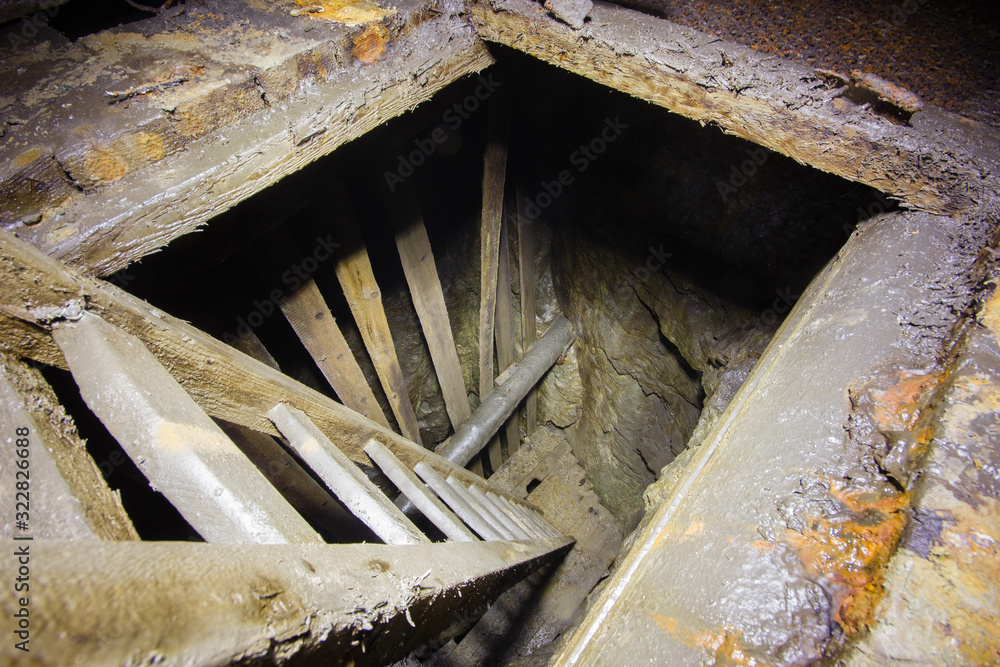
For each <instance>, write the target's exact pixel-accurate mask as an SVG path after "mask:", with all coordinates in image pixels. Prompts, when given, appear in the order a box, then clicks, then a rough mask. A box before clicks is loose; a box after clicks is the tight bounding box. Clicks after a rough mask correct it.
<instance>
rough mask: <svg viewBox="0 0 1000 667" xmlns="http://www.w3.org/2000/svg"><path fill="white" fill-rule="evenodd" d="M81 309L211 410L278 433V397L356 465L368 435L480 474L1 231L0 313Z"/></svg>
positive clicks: (67, 313) (74, 312) (51, 347)
mask: <svg viewBox="0 0 1000 667" xmlns="http://www.w3.org/2000/svg"><path fill="white" fill-rule="evenodd" d="M85 308H86V310H88V311H90V312H93V313H95V314H97V315H100V316H101V317H102V318H104V319H105V320H106V321H108V322H109V323H111V324H113V325H115V326H116V327H119V328H120V329H122V330H123V331H126V332H128V333H130V334H132V335H134V336H136V337H137V338H139V339H140V340H142V342H143V343H144V344H145V345H146V347H147V348H148V349H149V351H150V352H152V353H153V355H154V356H155V357H156V358H157V359H158V360H159V362H160V363H161V364H163V366H164V367H165V368H166V369H167V370H168V371H169V372H170V373H171V374H172V375H173V376H174V378H175V379H176V380H177V381H178V382H180V383H181V384H182V385H183V386H184V389H185V390H187V392H188V394H190V396H191V397H192V398H193V399H194V400H195V402H196V403H198V405H200V406H201V407H202V409H203V410H205V412H207V413H208V414H209V415H211V416H212V417H217V418H219V419H224V420H226V421H228V422H232V423H234V424H242V425H243V426H247V427H249V428H252V429H254V430H256V431H260V432H261V433H270V434H272V435H279V433H278V431H277V429H275V428H274V426H273V424H271V422H270V420H268V419H267V412H268V411H269V410H270V409H271V408H273V407H274V406H275V405H276V404H278V403H281V402H285V403H288V404H289V405H290V406H292V407H296V408H299V409H300V410H302V411H303V412H305V413H306V414H308V415H309V416H310V418H311V419H312V420H313V421H314V422H315V423H316V424H317V426H318V427H319V428H320V430H322V431H324V432H326V433H331V434H336V437H337V443H338V445H339V446H340V448H341V449H342V450H343V451H344V453H345V454H347V456H348V457H349V458H351V460H353V461H355V462H356V463H360V464H361V465H363V466H366V467H370V466H371V461H370V460H369V459H368V456H367V455H366V454H365V453H364V447H365V445H367V444H368V441H369V440H371V439H372V438H374V439H376V440H378V441H379V442H381V443H382V444H384V445H385V446H386V447H388V448H389V449H390V450H391V451H392V453H393V454H395V455H396V456H397V457H398V458H399V459H400V460H401V461H402V462H403V463H404V464H406V465H407V466H409V467H412V466H414V465H416V464H417V463H419V462H420V461H426V462H428V463H429V464H430V465H431V466H432V467H434V468H435V469H436V470H437V471H438V472H440V473H442V474H445V475H451V474H453V475H455V476H456V477H458V478H460V479H462V480H463V481H466V482H468V483H472V482H476V481H479V480H481V479H482V478H480V477H477V476H475V475H472V474H470V473H469V472H468V471H466V470H465V469H464V468H461V467H459V466H456V465H455V464H453V463H451V462H449V461H447V460H445V459H443V458H442V457H440V456H438V455H436V454H434V453H432V452H430V451H428V450H426V449H424V448H423V447H420V446H418V445H416V444H414V443H412V442H410V441H409V440H406V439H405V438H401V437H400V436H398V435H396V434H395V433H393V432H392V431H390V430H388V429H386V428H384V427H382V426H380V425H378V424H376V423H375V422H373V421H371V420H369V419H367V418H365V417H363V416H361V415H359V414H358V413H356V412H354V411H353V410H350V409H349V408H346V407H344V406H343V405H341V404H340V403H337V402H336V401H334V400H332V399H331V398H329V397H327V396H324V395H323V394H321V393H319V392H317V391H315V390H313V389H310V388H308V387H306V386H305V385H303V384H302V383H300V382H296V381H295V380H293V379H291V378H289V377H288V376H286V375H283V374H281V373H280V372H278V371H276V370H274V369H273V368H269V367H268V366H266V365H265V364H262V363H260V362H259V361H256V360H255V359H252V358H250V357H248V356H247V355H245V354H243V353H242V352H239V351H237V350H235V349H233V348H231V347H229V346H228V345H226V344H224V343H222V342H221V341H218V340H216V339H215V338H212V337H211V336H209V335H208V334H206V333H205V332H203V331H201V330H199V329H197V328H195V327H193V326H191V325H190V324H188V323H187V322H184V321H182V320H179V319H177V318H174V317H171V316H170V315H167V314H165V313H163V312H162V311H160V310H158V309H155V308H153V307H152V306H150V305H149V304H148V303H146V302H144V301H142V300H141V299H137V298H136V297H134V296H132V295H131V294H128V293H127V292H124V291H122V290H121V289H119V288H117V287H115V286H114V285H110V284H108V283H105V282H103V281H99V280H95V279H93V278H88V277H86V276H83V275H80V273H79V272H78V271H75V270H74V269H72V268H70V267H68V266H66V265H64V264H61V263H60V262H58V261H56V260H54V259H53V258H51V257H49V256H47V255H45V254H44V253H42V252H41V251H40V250H38V249H37V248H35V247H34V246H31V245H29V244H27V243H25V242H24V241H21V240H19V239H18V238H17V237H15V236H14V235H12V234H10V233H9V232H5V231H3V230H0V313H2V314H3V315H5V316H6V317H8V318H16V319H18V320H20V321H23V322H27V323H29V324H31V325H32V326H35V327H41V328H48V327H50V326H51V323H52V322H54V321H60V320H63V319H65V318H67V317H78V316H79V315H80V314H81V313H82V312H83V310H84V309H85ZM14 353H15V354H16V355H22V356H25V357H27V358H32V359H36V355H37V359H41V360H44V359H49V358H53V357H62V353H61V352H60V351H59V348H58V347H57V346H56V345H55V344H54V343H53V342H52V340H51V337H50V339H49V340H48V341H47V342H46V343H45V344H44V346H34V347H30V348H28V349H25V350H15V351H14ZM64 363H65V362H64Z"/></svg>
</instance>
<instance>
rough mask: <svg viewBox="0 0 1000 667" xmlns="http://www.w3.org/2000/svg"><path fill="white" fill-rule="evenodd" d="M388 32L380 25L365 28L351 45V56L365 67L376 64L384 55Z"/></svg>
mask: <svg viewBox="0 0 1000 667" xmlns="http://www.w3.org/2000/svg"><path fill="white" fill-rule="evenodd" d="M388 36H389V33H388V31H387V30H386V29H385V28H384V27H383V26H381V25H377V24H376V25H369V26H366V27H365V29H364V30H362V31H361V32H360V33H359V34H358V35H357V36H355V38H354V40H353V42H352V44H351V55H352V56H354V57H355V58H357V59H358V60H360V61H361V62H363V63H364V64H366V65H371V64H372V63H375V62H378V61H379V60H381V59H382V56H384V55H385V47H386V45H387V44H388Z"/></svg>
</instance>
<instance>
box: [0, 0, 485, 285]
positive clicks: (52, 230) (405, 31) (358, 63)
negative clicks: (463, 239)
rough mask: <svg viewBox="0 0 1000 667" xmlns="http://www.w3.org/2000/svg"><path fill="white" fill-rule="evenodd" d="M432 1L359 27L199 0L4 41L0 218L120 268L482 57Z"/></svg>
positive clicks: (81, 256)
mask: <svg viewBox="0 0 1000 667" xmlns="http://www.w3.org/2000/svg"><path fill="white" fill-rule="evenodd" d="M430 7H431V3H430V2H429V0H403V1H402V2H398V3H393V7H392V8H388V7H387V8H386V9H384V10H381V9H376V11H374V12H370V13H369V15H368V16H367V24H366V25H365V26H364V27H358V26H357V25H342V24H340V23H337V22H336V21H335V20H333V21H331V20H329V19H330V18H331V17H333V18H335V14H334V12H332V11H330V12H326V13H324V14H312V15H310V14H308V13H305V14H301V15H298V16H292V15H290V13H289V6H288V5H287V4H283V3H263V2H238V1H235V0H227V1H225V2H223V3H221V4H220V3H216V4H212V5H211V6H208V5H203V4H201V3H199V2H197V0H195V1H193V2H189V3H185V6H184V11H183V12H182V13H178V12H174V11H168V12H166V13H165V14H164V15H162V16H155V17H151V18H149V19H145V20H143V21H139V22H137V23H131V24H128V25H127V26H122V27H120V28H118V29H116V30H114V31H108V32H104V33H98V34H95V35H89V36H86V37H84V38H82V39H80V40H78V41H77V42H75V43H70V42H68V41H59V40H58V39H56V37H58V35H55V33H54V32H53V35H55V37H53V38H52V40H50V41H49V43H48V44H47V45H46V44H45V42H44V41H43V42H42V43H40V44H38V45H34V44H29V45H28V46H27V47H25V46H24V45H20V44H19V45H17V46H16V47H14V46H11V45H10V44H9V43H8V40H7V39H6V32H4V31H0V32H2V33H3V34H0V79H2V80H4V81H6V82H12V87H10V88H6V89H5V91H4V94H5V95H6V96H7V99H10V100H11V105H10V106H8V107H7V111H6V112H5V113H6V117H7V118H8V119H16V120H18V121H20V122H17V123H14V124H13V125H5V126H4V130H5V131H4V134H3V136H0V158H2V159H0V165H3V166H2V167H0V190H2V191H3V192H4V193H6V196H4V197H2V198H0V225H2V226H3V227H4V228H5V229H7V230H11V231H16V232H17V233H18V234H19V235H20V236H22V237H23V238H25V239H27V240H29V241H30V242H31V243H33V244H34V245H36V246H38V247H39V248H42V249H43V250H45V251H46V252H47V253H49V254H51V255H52V256H54V257H57V258H60V259H62V260H64V261H66V262H68V263H70V264H72V265H74V266H76V267H79V268H81V269H83V270H84V271H85V272H88V273H93V274H97V275H108V274H111V273H113V272H115V271H117V270H119V269H121V268H123V267H125V266H127V265H128V264H129V263H130V262H132V261H134V260H136V259H138V258H139V257H142V256H144V255H146V254H149V253H150V252H153V251H155V250H157V249H158V248H161V247H163V246H164V245H166V244H167V243H169V242H170V241H171V240H172V239H174V238H176V237H178V236H180V235H182V234H186V233H188V232H190V231H193V230H194V229H196V228H197V227H198V226H199V225H202V224H204V223H205V222H206V221H208V220H209V219H210V218H211V217H212V216H214V215H216V214H218V213H219V212H221V211H224V210H226V209H228V208H230V207H231V206H233V205H234V204H236V203H237V202H239V201H242V200H244V199H246V198H247V197H249V196H250V195H252V194H254V193H256V192H259V191H260V190H262V189H264V188H266V187H268V186H269V185H271V184H273V183H276V182H277V181H278V180H279V179H281V178H282V177H284V176H286V175H288V174H291V173H293V172H295V171H297V170H299V169H301V168H302V167H303V166H305V165H307V164H309V163H311V162H313V161H314V160H316V159H317V158H319V157H322V156H323V155H326V154H328V153H329V152H331V151H332V150H334V149H335V148H336V147H338V146H340V145H342V144H344V143H346V142H349V141H351V140H352V139H355V138H357V137H359V136H361V135H363V134H364V133H366V132H368V131H369V130H371V129H373V128H376V127H378V126H380V125H382V124H383V123H385V122H386V121H387V120H388V119H390V118H392V117H394V116H397V115H399V114H401V113H404V112H405V111H407V110H408V109H410V108H412V107H414V106H415V105H417V104H420V103H421V102H423V101H425V100H427V99H428V98H430V97H431V96H432V95H434V94H435V93H436V92H437V91H439V90H441V89H442V88H443V87H445V86H447V85H448V84H449V83H451V82H453V81H456V80H457V79H459V78H461V77H463V76H465V75H467V74H470V73H473V72H476V71H479V70H481V69H482V68H484V67H486V66H488V65H489V64H491V63H492V62H493V58H492V56H490V54H489V53H488V51H487V50H486V48H485V46H484V45H483V43H482V42H481V41H480V40H479V39H478V38H477V37H476V35H475V33H474V31H473V30H472V29H471V28H470V27H469V26H468V23H467V19H465V18H464V17H463V16H461V14H462V13H463V12H464V6H463V5H461V4H460V3H457V2H443V3H442V2H436V3H434V4H433V9H431V8H430ZM360 22H365V21H360ZM349 23H352V24H353V23H359V22H356V21H349ZM10 25H11V26H16V25H17V24H16V23H13V24H10ZM38 39H39V40H41V39H42V38H41V37H38ZM36 46H38V47H42V46H44V47H45V49H44V50H41V51H39V49H38V48H35V47H36ZM39 53H41V54H42V55H39ZM19 68H21V69H20V70H19ZM70 105H72V106H70Z"/></svg>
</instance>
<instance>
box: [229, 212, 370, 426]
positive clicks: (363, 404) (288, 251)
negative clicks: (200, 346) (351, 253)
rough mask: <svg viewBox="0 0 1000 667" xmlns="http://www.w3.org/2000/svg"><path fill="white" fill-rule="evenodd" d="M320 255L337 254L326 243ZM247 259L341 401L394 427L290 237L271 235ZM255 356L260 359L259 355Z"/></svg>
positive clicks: (279, 231)
mask: <svg viewBox="0 0 1000 667" xmlns="http://www.w3.org/2000/svg"><path fill="white" fill-rule="evenodd" d="M319 240H320V241H323V242H324V243H326V244H328V245H330V246H335V245H338V244H336V243H334V242H333V241H332V240H329V239H326V240H324V239H319ZM317 250H319V251H321V252H322V253H324V255H321V256H325V257H326V258H327V259H329V257H330V253H331V252H332V250H331V249H329V248H324V247H322V244H319V245H318V246H317ZM246 255H247V257H248V258H249V261H250V262H251V263H252V264H253V265H254V268H255V269H256V271H257V272H258V274H259V275H260V276H261V278H262V280H264V282H265V284H266V285H267V287H268V289H272V290H274V291H272V292H271V294H273V295H274V296H277V297H278V298H277V299H275V298H273V297H272V298H271V301H272V302H277V303H278V307H279V308H281V313H282V314H283V315H284V316H285V319H287V320H288V323H289V324H291V325H292V329H294V330H295V335H296V336H298V337H299V340H300V341H302V344H303V345H304V346H305V348H306V351H307V352H309V356H310V357H312V359H313V361H314V362H316V366H317V367H318V368H319V370H320V372H321V373H322V374H323V377H325V378H326V380H327V382H329V383H330V386H331V387H333V390H334V391H335V392H337V398H339V399H340V402H341V403H343V404H344V405H346V406H347V407H349V408H351V409H352V410H354V411H355V412H359V413H361V414H363V415H364V416H365V417H368V418H369V419H371V420H372V421H374V422H376V423H378V424H381V425H382V426H385V427H386V428H388V427H389V420H388V419H386V417H385V413H383V412H382V408H381V406H380V405H379V404H378V400H377V399H376V398H375V394H374V393H372V388H371V387H370V386H369V385H368V379H367V378H365V374H364V372H363V371H362V370H361V367H360V366H359V365H358V360H357V359H355V357H354V353H353V352H352V351H351V348H350V347H349V346H348V345H347V340H346V339H345V338H344V334H343V332H342V331H341V330H340V327H339V326H338V325H337V320H336V318H335V317H334V316H333V313H331V312H330V307H329V306H328V305H327V303H326V299H324V298H323V295H322V294H321V293H320V291H319V287H317V286H316V281H315V280H313V278H312V277H311V276H309V274H307V273H302V274H298V273H296V272H295V269H299V264H300V263H301V262H303V260H302V257H301V255H300V253H299V252H298V251H297V250H296V248H295V246H294V244H293V243H292V241H291V239H289V238H288V235H287V233H286V232H285V231H283V230H277V231H275V232H274V233H271V234H269V235H268V236H267V237H265V238H264V239H263V241H262V242H261V243H258V244H256V245H255V246H253V247H252V248H249V249H248V250H247V253H246ZM300 275H301V276H305V277H304V278H302V277H300ZM288 279H290V280H291V283H290V285H289V284H286V283H285V282H284V280H288ZM278 285H281V286H285V287H288V286H292V287H293V289H292V290H291V291H290V292H287V293H286V292H285V290H284V289H282V288H281V287H275V286H278ZM250 333H251V335H252V334H253V332H250ZM251 356H254V357H255V358H259V357H257V355H256V354H253V355H251Z"/></svg>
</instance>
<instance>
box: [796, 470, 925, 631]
mask: <svg viewBox="0 0 1000 667" xmlns="http://www.w3.org/2000/svg"><path fill="white" fill-rule="evenodd" d="M830 495H831V497H833V498H834V499H836V500H838V501H839V502H840V503H841V504H843V505H844V506H845V508H846V510H847V511H846V512H844V513H841V514H838V515H834V516H832V517H831V516H820V517H815V518H813V519H812V521H811V525H810V527H809V529H807V530H806V531H805V532H803V533H798V532H796V531H793V530H790V529H789V530H786V531H785V536H786V539H787V540H788V543H789V544H791V545H792V546H793V547H794V548H795V549H796V551H797V553H798V555H799V558H800V559H801V560H802V563H803V564H804V566H805V568H806V570H807V571H809V572H810V573H811V574H812V575H813V576H815V577H818V578H821V579H823V580H824V581H825V582H826V583H827V588H828V590H829V591H830V592H831V594H832V596H833V604H834V608H835V612H834V619H835V620H836V621H837V623H838V624H839V625H840V626H841V628H843V630H844V632H845V633H846V634H847V635H848V636H850V635H854V634H856V633H858V632H860V631H861V630H863V629H866V628H869V627H871V626H872V624H873V623H874V622H875V611H876V608H877V607H878V603H879V601H880V600H881V599H882V595H883V593H884V587H883V581H884V577H885V566H886V564H887V563H888V562H889V559H890V558H891V557H892V555H893V553H895V551H896V547H897V545H898V544H899V539H900V537H901V536H902V533H903V529H904V528H905V527H906V522H907V514H906V512H905V509H906V508H907V507H908V506H909V504H910V494H909V493H900V494H886V493H878V492H874V491H872V490H871V489H864V488H860V489H858V488H849V487H847V486H845V485H842V484H837V483H834V484H831V487H830Z"/></svg>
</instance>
